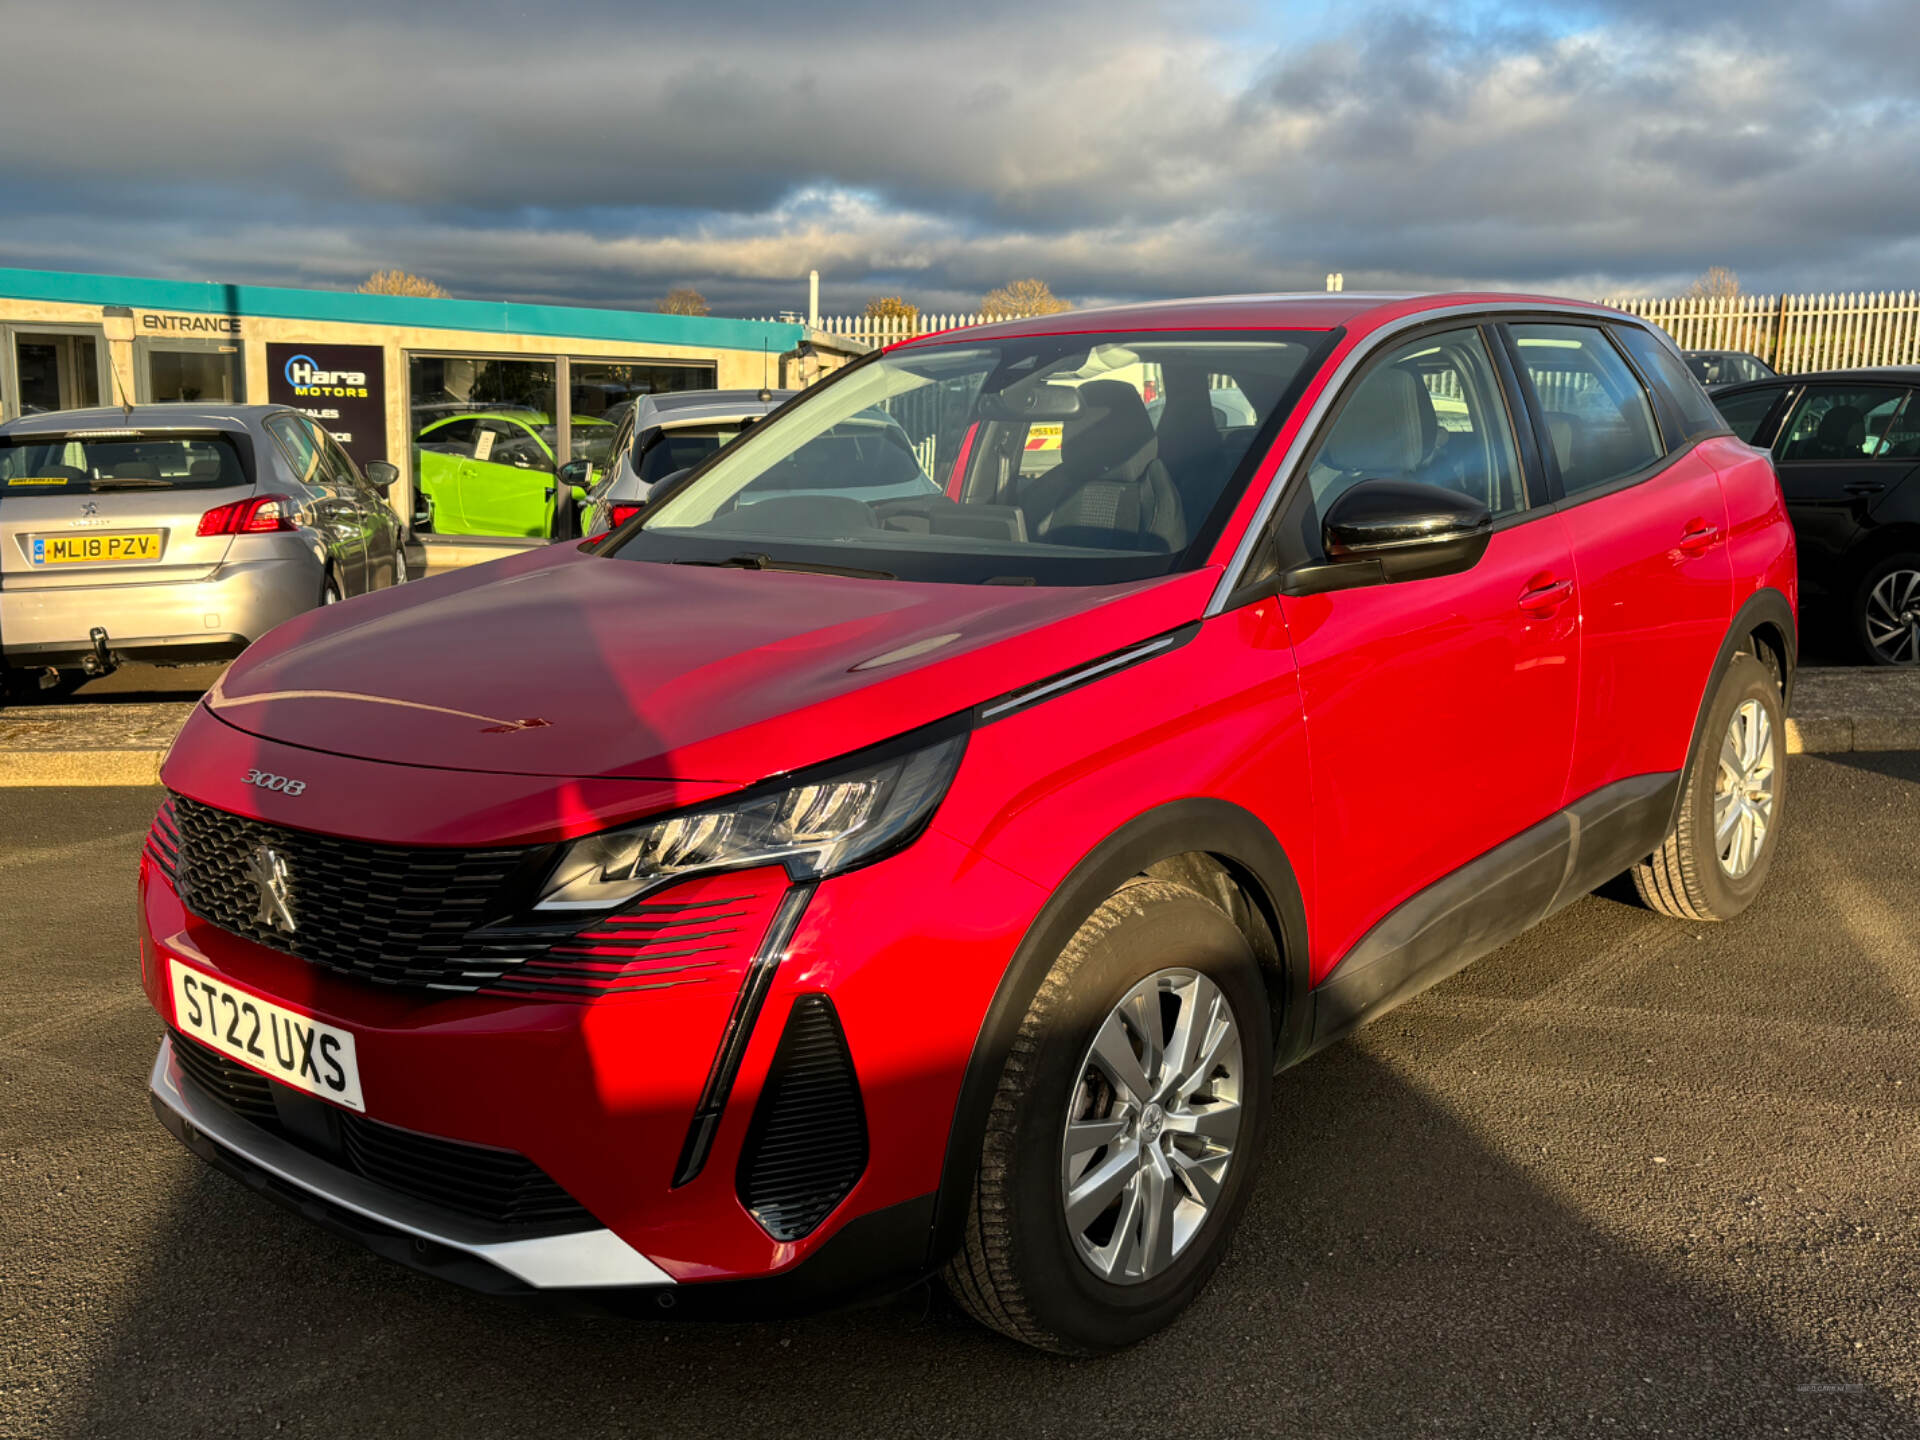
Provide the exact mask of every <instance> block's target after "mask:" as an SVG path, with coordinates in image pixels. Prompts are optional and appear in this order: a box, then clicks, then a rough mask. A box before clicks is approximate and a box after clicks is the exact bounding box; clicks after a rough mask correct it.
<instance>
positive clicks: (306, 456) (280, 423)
mask: <svg viewBox="0 0 1920 1440" xmlns="http://www.w3.org/2000/svg"><path fill="white" fill-rule="evenodd" d="M266 423H267V433H268V434H269V435H271V436H273V439H274V443H275V444H276V445H278V446H279V447H280V453H281V454H282V455H284V456H286V459H287V464H289V465H290V466H292V467H293V475H294V478H295V479H296V480H298V481H299V482H300V483H301V484H302V485H319V484H322V483H323V482H322V481H321V479H320V476H319V475H318V473H317V472H318V470H319V468H320V447H319V446H317V445H315V444H314V443H313V432H312V431H310V430H309V429H307V427H306V426H305V425H304V424H302V423H301V421H300V418H299V417H298V416H296V415H270V416H268V417H267V422H266Z"/></svg>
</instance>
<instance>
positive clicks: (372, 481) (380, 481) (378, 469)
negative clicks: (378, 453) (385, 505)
mask: <svg viewBox="0 0 1920 1440" xmlns="http://www.w3.org/2000/svg"><path fill="white" fill-rule="evenodd" d="M360 473H361V474H362V475H364V476H366V477H367V483H368V484H369V485H371V486H372V487H373V488H374V489H376V490H378V491H379V492H380V493H381V494H382V495H386V494H390V493H391V492H392V490H393V482H394V481H396V480H398V479H399V478H400V471H399V468H398V467H397V466H393V465H389V464H388V463H387V462H386V461H384V460H369V461H368V462H367V463H366V464H365V465H364V466H363V467H361V471H360Z"/></svg>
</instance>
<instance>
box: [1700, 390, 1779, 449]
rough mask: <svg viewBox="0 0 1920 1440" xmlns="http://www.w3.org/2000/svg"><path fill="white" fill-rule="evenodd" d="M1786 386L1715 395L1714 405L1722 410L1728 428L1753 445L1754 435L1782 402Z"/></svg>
mask: <svg viewBox="0 0 1920 1440" xmlns="http://www.w3.org/2000/svg"><path fill="white" fill-rule="evenodd" d="M1786 388H1787V387H1786V386H1784V385H1768V386H1766V387H1765V388H1764V389H1760V390H1742V391H1740V392H1739V393H1738V394H1735V395H1726V394H1720V395H1715V396H1714V397H1713V406H1714V409H1716V410H1718V411H1719V412H1720V418H1721V419H1722V420H1725V421H1726V422H1727V428H1728V429H1730V430H1732V431H1733V433H1734V434H1735V435H1738V436H1739V437H1740V438H1741V439H1742V440H1744V441H1746V442H1747V444H1749V445H1751V444H1753V442H1754V437H1755V436H1757V435H1758V434H1759V433H1760V427H1761V426H1762V425H1763V424H1765V423H1766V419H1767V416H1769V415H1771V414H1772V413H1773V407H1774V406H1775V405H1778V404H1779V403H1780V396H1781V393H1782V392H1783V391H1785V390H1786Z"/></svg>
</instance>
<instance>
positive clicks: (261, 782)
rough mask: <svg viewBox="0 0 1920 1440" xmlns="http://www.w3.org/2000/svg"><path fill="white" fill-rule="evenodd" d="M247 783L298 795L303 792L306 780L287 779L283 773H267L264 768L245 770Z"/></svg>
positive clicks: (264, 788)
mask: <svg viewBox="0 0 1920 1440" xmlns="http://www.w3.org/2000/svg"><path fill="white" fill-rule="evenodd" d="M246 783H247V784H249V785H258V786H259V787H260V788H261V789H262V790H278V791H279V792H280V793H281V794H282V795H299V794H302V793H304V792H305V790H306V788H307V782H306V781H304V780H293V779H289V778H288V777H287V776H285V775H269V774H268V773H267V772H266V771H264V770H249V771H247V781H246Z"/></svg>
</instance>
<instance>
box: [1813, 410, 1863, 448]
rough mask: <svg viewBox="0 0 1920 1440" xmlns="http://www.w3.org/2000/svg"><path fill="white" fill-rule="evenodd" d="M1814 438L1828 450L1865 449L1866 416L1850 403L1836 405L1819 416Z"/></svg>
mask: <svg viewBox="0 0 1920 1440" xmlns="http://www.w3.org/2000/svg"><path fill="white" fill-rule="evenodd" d="M1815 438H1816V439H1818V440H1819V442H1820V443H1821V445H1823V446H1825V447H1826V448H1827V449H1829V450H1865V449H1866V448H1867V417H1866V416H1865V415H1864V414H1863V413H1862V412H1860V411H1859V410H1856V409H1854V407H1853V406H1851V405H1836V406H1834V407H1833V408H1832V409H1831V410H1829V411H1827V413H1826V414H1824V415H1822V416H1821V417H1820V429H1819V432H1818V434H1817V435H1816V437H1815Z"/></svg>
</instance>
